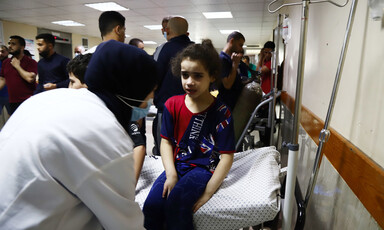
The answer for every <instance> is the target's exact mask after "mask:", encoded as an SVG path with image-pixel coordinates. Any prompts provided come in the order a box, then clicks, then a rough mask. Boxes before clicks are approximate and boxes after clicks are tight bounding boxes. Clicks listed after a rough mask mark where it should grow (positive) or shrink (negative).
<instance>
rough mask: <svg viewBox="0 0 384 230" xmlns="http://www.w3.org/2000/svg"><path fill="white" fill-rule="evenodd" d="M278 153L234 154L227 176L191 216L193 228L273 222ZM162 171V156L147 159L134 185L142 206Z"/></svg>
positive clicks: (268, 150)
mask: <svg viewBox="0 0 384 230" xmlns="http://www.w3.org/2000/svg"><path fill="white" fill-rule="evenodd" d="M279 162H280V154H279V152H278V151H276V150H275V148H274V147H265V148H259V149H252V150H248V151H244V152H239V153H235V156H234V162H233V165H232V168H231V170H230V172H229V173H228V176H227V177H226V178H225V180H224V181H223V183H222V185H221V186H220V188H219V189H218V190H217V192H216V193H215V194H214V195H213V197H212V198H211V199H210V200H209V201H208V202H207V203H206V204H204V205H203V206H202V207H201V208H200V209H199V210H198V211H197V212H196V213H195V214H194V217H193V218H194V224H195V229H198V230H203V229H207V230H208V229H209V230H216V229H217V230H219V229H220V230H225V229H240V228H243V227H247V226H255V225H258V224H260V223H263V222H266V221H269V220H273V219H274V218H275V216H276V215H277V213H278V212H279V210H280V200H279V196H278V195H279V191H280V181H279V172H280V166H279ZM163 171H164V168H163V165H162V162H161V157H156V159H155V158H152V157H146V158H145V161H144V165H143V169H142V172H141V175H140V178H139V181H138V183H137V186H136V202H138V203H139V205H140V207H141V208H142V207H143V204H144V201H145V199H146V197H147V195H148V193H149V190H150V189H151V186H152V184H153V182H154V181H155V180H156V178H157V177H158V176H159V175H160V174H161V173H162V172H163Z"/></svg>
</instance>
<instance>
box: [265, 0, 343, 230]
mask: <svg viewBox="0 0 384 230" xmlns="http://www.w3.org/2000/svg"><path fill="white" fill-rule="evenodd" d="M277 1H278V0H274V1H272V2H271V3H270V4H269V5H268V11H269V12H270V13H275V12H276V11H278V10H279V9H281V8H282V7H285V6H293V5H302V11H301V29H300V46H299V60H298V72H297V81H296V94H295V116H294V122H293V141H292V143H288V144H285V146H286V147H288V150H289V151H288V154H289V155H288V165H287V168H288V170H287V178H286V189H285V203H284V209H283V229H291V227H292V223H291V222H292V211H293V200H294V199H295V197H294V192H295V184H296V174H297V173H296V170H297V161H298V153H299V144H298V136H299V128H300V113H301V98H302V88H303V75H304V66H305V50H306V39H307V27H308V10H309V8H308V7H309V3H322V2H329V3H331V4H333V5H336V6H338V7H344V6H345V5H346V4H347V3H348V1H349V0H347V1H346V2H345V3H344V4H343V5H340V4H337V3H335V2H333V1H330V0H320V1H312V2H310V1H309V0H303V1H302V2H296V3H288V4H283V5H281V6H280V7H278V8H277V9H275V10H270V6H271V5H272V4H273V3H275V2H277ZM313 181H314V180H313ZM312 189H313V188H312Z"/></svg>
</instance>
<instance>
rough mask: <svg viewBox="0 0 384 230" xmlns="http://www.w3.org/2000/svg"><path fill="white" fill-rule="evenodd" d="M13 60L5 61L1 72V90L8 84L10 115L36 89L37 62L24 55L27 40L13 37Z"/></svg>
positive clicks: (10, 47) (11, 38)
mask: <svg viewBox="0 0 384 230" xmlns="http://www.w3.org/2000/svg"><path fill="white" fill-rule="evenodd" d="M8 44H9V47H8V51H9V53H10V54H11V55H12V57H11V58H8V59H5V60H4V62H3V63H2V66H1V71H0V90H1V89H2V88H3V87H4V86H5V84H7V87H8V95H9V108H10V111H9V112H10V113H9V114H10V115H12V114H13V113H14V112H15V111H16V109H17V108H18V107H19V106H20V105H21V103H23V101H25V100H27V99H28V98H29V97H31V96H32V95H33V91H34V90H35V89H36V75H37V62H36V61H35V60H33V59H32V58H30V57H28V56H27V55H25V54H24V49H25V39H24V38H23V37H20V36H18V35H13V36H11V37H10V39H9V42H8Z"/></svg>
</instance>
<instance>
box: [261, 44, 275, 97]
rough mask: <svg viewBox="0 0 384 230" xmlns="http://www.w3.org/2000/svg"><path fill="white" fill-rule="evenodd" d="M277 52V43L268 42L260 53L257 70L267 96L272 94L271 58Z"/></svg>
mask: <svg viewBox="0 0 384 230" xmlns="http://www.w3.org/2000/svg"><path fill="white" fill-rule="evenodd" d="M274 50H275V43H274V42H272V41H268V42H266V43H265V44H264V47H263V49H262V50H261V51H260V59H259V62H258V64H257V68H258V70H259V71H260V73H261V89H262V90H263V92H264V93H265V94H268V93H269V92H271V70H272V67H271V58H272V52H273V51H274Z"/></svg>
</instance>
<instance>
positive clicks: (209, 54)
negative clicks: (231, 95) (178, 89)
mask: <svg viewBox="0 0 384 230" xmlns="http://www.w3.org/2000/svg"><path fill="white" fill-rule="evenodd" d="M186 58H189V59H191V60H194V61H199V62H200V63H201V64H202V65H203V66H204V68H205V69H206V70H208V73H209V75H210V76H213V77H214V78H215V81H216V83H217V85H218V82H217V81H218V80H220V73H221V61H220V57H219V54H218V53H217V51H216V49H215V48H214V47H213V44H212V41H211V40H210V39H204V40H203V41H202V43H201V44H191V45H189V46H187V47H186V48H185V49H184V50H183V51H181V52H180V53H179V54H177V56H176V57H175V58H173V59H172V60H171V64H172V73H173V75H175V76H181V62H182V61H183V60H184V59H186Z"/></svg>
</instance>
